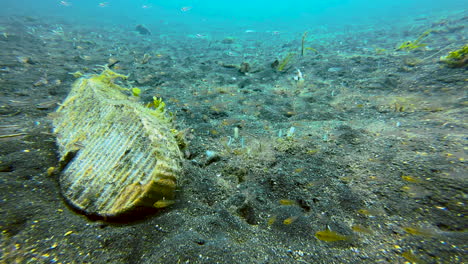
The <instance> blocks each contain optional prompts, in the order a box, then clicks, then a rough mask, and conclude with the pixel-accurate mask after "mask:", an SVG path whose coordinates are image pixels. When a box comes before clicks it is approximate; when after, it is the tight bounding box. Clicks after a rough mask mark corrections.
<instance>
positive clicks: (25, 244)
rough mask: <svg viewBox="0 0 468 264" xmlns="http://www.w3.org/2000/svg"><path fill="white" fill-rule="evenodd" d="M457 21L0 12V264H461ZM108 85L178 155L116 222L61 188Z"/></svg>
mask: <svg viewBox="0 0 468 264" xmlns="http://www.w3.org/2000/svg"><path fill="white" fill-rule="evenodd" d="M467 6H468V5H467V1H466V0H447V1H427V0H426V1H420V0H415V1H399V0H398V1H370V0H354V1H352V0H330V1H297V0H290V1H266V0H258V1H245V0H239V1H206V0H198V1H124V0H120V1H117V0H109V1H90V0H86V1H79V0H64V1H57V0H54V1H51V0H42V1H33V0H28V1H13V0H1V9H0V117H1V119H0V203H1V206H0V229H1V236H0V238H1V239H0V249H1V250H0V263H466V262H467V261H468V260H467V257H466V251H467V249H468V248H467V242H466V241H468V236H467V232H466V231H467V230H466V228H467V222H466V213H467V210H466V208H467V207H466V203H467V200H468V195H467V190H468V188H467V187H468V184H467V177H466V175H467V166H466V165H467V164H466V158H467V154H466V149H467V141H466V135H467V121H468V120H467V116H468V114H467V106H468V98H467V87H468V86H467V80H468V79H467V68H468V66H467V65H468V40H467V38H466V36H468V29H467V25H468V9H467ZM103 70H104V71H103ZM101 72H104V73H107V74H111V73H109V72H113V73H112V74H114V72H115V73H118V74H120V75H117V74H116V75H115V76H116V77H115V78H111V79H109V80H107V79H105V78H103V79H102V80H104V82H105V83H107V84H108V85H109V87H114V88H115V87H119V88H118V90H119V91H120V92H121V94H122V95H121V96H124V97H125V98H126V99H127V98H128V101H129V102H132V103H135V104H138V105H140V106H143V107H146V108H151V109H153V110H154V109H156V110H157V111H160V110H161V112H163V113H164V114H165V115H166V118H167V119H168V120H169V119H170V120H171V129H170V131H171V133H172V132H173V133H174V134H175V136H174V138H175V139H174V140H176V141H177V143H178V148H179V150H180V156H181V157H180V163H181V171H180V172H178V173H177V175H176V176H175V178H176V186H174V188H175V197H172V198H171V199H167V200H166V199H163V200H159V201H157V202H155V203H154V204H152V205H150V206H149V207H150V208H144V209H143V208H139V209H138V210H135V211H134V212H133V211H132V212H129V213H127V214H126V215H125V216H124V217H121V218H108V217H107V216H102V215H99V214H97V215H94V214H87V213H86V210H80V209H78V208H77V207H76V206H74V204H73V201H71V200H72V199H70V196H69V194H67V193H66V191H64V189H63V188H64V187H63V177H64V176H63V175H64V173H63V172H64V170H66V168H67V166H68V165H67V164H68V163H69V162H72V161H73V159H75V157H72V158H70V157H64V156H63V155H62V154H61V152H60V150H61V148H62V147H63V146H61V145H60V140H62V139H63V135H62V134H60V133H57V126H58V125H57V120H59V119H60V120H65V121H62V122H67V118H68V117H67V116H63V114H62V115H61V114H60V113H59V112H58V111H57V109H60V108H61V107H63V106H64V105H66V103H65V102H67V101H65V100H66V98H68V99H67V100H69V99H70V98H72V100H71V101H73V100H74V99H73V93H71V92H72V91H73V88H74V87H77V86H78V85H77V83H79V82H81V81H84V80H90V79H92V78H93V77H96V76H98V77H96V78H99V76H103V75H99V74H101ZM77 101H78V100H77ZM100 114H101V112H99V111H96V116H99V115H100ZM92 115H93V113H90V116H92ZM73 118H75V116H74V117H73ZM70 120H72V117H71V116H70ZM133 121H135V120H125V121H122V120H120V119H119V121H116V122H122V123H126V122H133ZM70 122H72V121H70ZM117 125H118V124H116V123H115V124H114V126H112V125H111V126H109V127H108V129H109V131H111V130H112V129H113V127H116V126H117ZM88 132H89V133H88ZM86 133H88V134H90V133H91V130H89V131H86V128H85V134H86ZM139 135H140V134H139ZM88 143H89V141H87V139H86V138H85V137H83V138H80V139H79V140H78V139H76V140H75V141H74V142H73V144H72V148H74V149H77V151H80V149H82V148H84V147H85V146H86V144H88ZM103 145H105V144H103ZM96 148H97V147H96ZM103 156H105V154H103ZM75 160H76V159H75ZM177 162H179V161H177ZM129 163H131V162H130V161H129ZM133 163H134V164H133ZM133 163H132V165H131V166H134V167H135V166H137V165H139V164H138V162H134V161H133ZM119 166H130V165H128V164H119ZM103 167H104V168H108V167H105V166H104V165H103ZM115 168H116V167H110V168H109V170H111V169H115ZM100 169H101V168H100ZM96 170H97V168H96ZM109 175H111V173H109ZM102 177H103V179H106V177H108V174H106V173H102ZM110 181H111V180H110ZM174 184H175V183H174ZM153 202H154V201H153ZM143 207H144V206H143ZM146 207H148V206H146ZM140 209H141V210H140Z"/></svg>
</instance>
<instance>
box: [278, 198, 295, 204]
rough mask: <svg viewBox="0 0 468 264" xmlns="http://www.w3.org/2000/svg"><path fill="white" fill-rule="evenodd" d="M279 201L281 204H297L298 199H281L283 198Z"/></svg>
mask: <svg viewBox="0 0 468 264" xmlns="http://www.w3.org/2000/svg"><path fill="white" fill-rule="evenodd" d="M279 203H280V204H281V205H295V204H296V201H294V200H290V199H281V200H279Z"/></svg>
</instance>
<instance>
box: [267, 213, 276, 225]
mask: <svg viewBox="0 0 468 264" xmlns="http://www.w3.org/2000/svg"><path fill="white" fill-rule="evenodd" d="M276 218H277V217H276V215H273V216H271V217H270V218H268V225H269V226H272V225H273V224H274V223H275V222H276Z"/></svg>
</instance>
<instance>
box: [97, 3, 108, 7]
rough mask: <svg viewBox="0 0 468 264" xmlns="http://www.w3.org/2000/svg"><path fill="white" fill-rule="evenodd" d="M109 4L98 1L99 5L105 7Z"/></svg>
mask: <svg viewBox="0 0 468 264" xmlns="http://www.w3.org/2000/svg"><path fill="white" fill-rule="evenodd" d="M107 6H109V2H101V3H99V7H107Z"/></svg>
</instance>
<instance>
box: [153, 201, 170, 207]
mask: <svg viewBox="0 0 468 264" xmlns="http://www.w3.org/2000/svg"><path fill="white" fill-rule="evenodd" d="M174 203H175V201H174V200H159V201H157V202H155V203H154V204H153V206H154V208H165V207H168V206H169V205H173V204H174Z"/></svg>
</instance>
